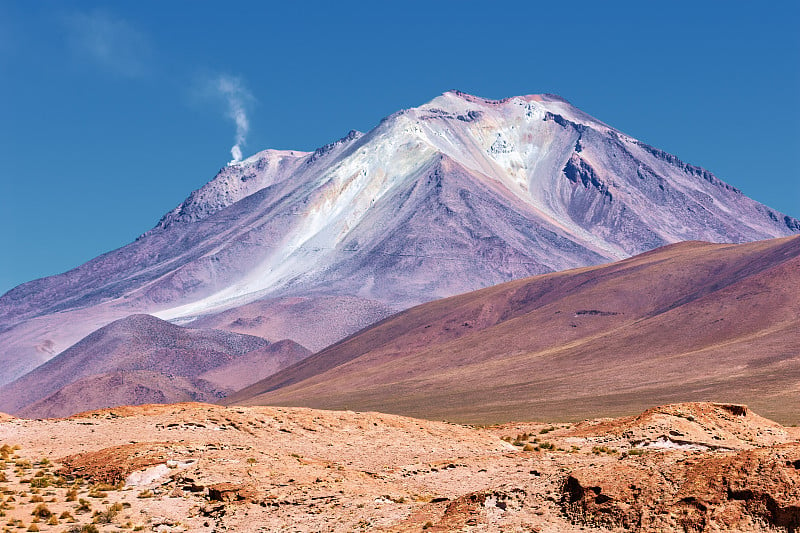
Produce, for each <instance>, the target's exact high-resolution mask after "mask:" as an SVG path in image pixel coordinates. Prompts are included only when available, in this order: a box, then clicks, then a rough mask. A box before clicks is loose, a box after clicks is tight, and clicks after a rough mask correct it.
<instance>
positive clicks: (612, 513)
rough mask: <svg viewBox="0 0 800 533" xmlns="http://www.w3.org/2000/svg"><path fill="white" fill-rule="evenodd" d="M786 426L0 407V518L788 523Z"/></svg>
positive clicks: (793, 453) (799, 446)
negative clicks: (18, 414) (479, 423)
mask: <svg viewBox="0 0 800 533" xmlns="http://www.w3.org/2000/svg"><path fill="white" fill-rule="evenodd" d="M798 437H800V435H798V433H797V431H796V429H794V428H785V427H782V426H780V425H778V424H776V423H774V422H771V421H769V420H767V419H764V418H761V417H759V416H758V415H756V414H754V413H752V412H751V411H750V410H748V409H747V408H746V407H744V406H738V405H722V404H709V403H696V404H678V405H670V406H664V407H659V408H654V409H651V410H649V411H647V412H645V413H642V414H641V415H639V416H636V417H628V418H622V419H602V420H593V421H585V422H582V423H579V424H575V425H573V424H545V423H518V424H505V425H502V426H491V427H474V426H464V425H456V424H450V423H445V422H433V421H427V420H418V419H413V418H407V417H401V416H395V415H385V414H380V413H356V412H351V411H322V410H313V409H305V408H272V407H221V406H216V405H206V404H196V403H192V404H173V405H147V406H139V407H121V408H115V409H106V410H102V411H95V412H90V413H84V414H81V415H76V416H74V417H71V418H67V419H58V420H24V419H15V418H12V417H4V416H0V454H2V460H1V461H0V520H1V521H0V524H2V525H0V527H2V528H3V531H57V532H61V531H93V529H92V527H94V528H96V530H97V531H131V530H132V531H176V532H177V531H208V532H211V531H254V532H255V531H397V532H399V531H423V530H425V531H509V532H511V531H515V532H516V531H520V532H521V531H537V532H563V531H629V530H633V531H681V532H683V531H775V530H784V531H794V530H795V528H797V527H800V442H798V440H797V439H798Z"/></svg>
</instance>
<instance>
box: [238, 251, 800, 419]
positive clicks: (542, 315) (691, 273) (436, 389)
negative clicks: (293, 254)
mask: <svg viewBox="0 0 800 533" xmlns="http://www.w3.org/2000/svg"><path fill="white" fill-rule="evenodd" d="M798 284H800V237H791V238H783V239H774V240H767V241H760V242H755V243H748V244H740V245H718V244H717V245H715V244H708V243H700V242H685V243H681V244H675V245H671V246H667V247H664V248H660V249H658V250H655V251H652V252H648V253H645V254H642V255H639V256H636V257H633V258H631V259H627V260H624V261H620V262H616V263H612V264H608V265H602V266H597V267H588V268H583V269H578V270H572V271H566V272H560V273H555V274H547V275H544V276H538V277H534V278H529V279H524V280H518V281H513V282H510V283H505V284H502V285H498V286H496V287H490V288H487V289H483V290H480V291H476V292H471V293H468V294H464V295H460V296H455V297H452V298H447V299H444V300H439V301H435V302H431V303H428V304H424V305H421V306H418V307H415V308H413V309H410V310H408V311H405V312H402V313H399V314H397V315H395V316H393V317H391V318H389V319H387V320H384V321H382V322H381V323H379V324H377V325H375V326H374V327H371V328H369V329H367V330H365V331H362V332H360V333H359V334H356V335H354V336H351V337H349V338H348V339H345V340H343V341H341V342H339V343H337V344H336V345H333V346H331V347H329V348H327V349H326V350H323V351H322V352H319V353H317V354H315V355H314V356H312V357H309V358H308V359H305V360H304V361H302V362H300V363H298V364H296V365H294V366H292V367H288V368H287V369H285V370H283V371H281V372H279V373H277V374H275V375H274V376H271V377H270V378H267V379H266V380H264V381H262V382H259V383H257V384H255V385H252V386H251V387H248V388H246V389H244V390H242V391H240V392H239V393H237V394H234V395H231V396H229V397H228V398H226V400H225V402H226V403H229V404H245V405H253V404H269V405H302V406H310V407H324V408H343V407H347V408H350V409H359V410H381V411H389V412H396V413H405V414H413V415H415V416H420V417H427V418H434V419H440V418H443V417H444V418H448V419H451V420H468V421H472V422H483V421H497V420H503V419H505V420H509V419H530V418H538V417H550V418H553V417H557V418H584V417H589V416H598V415H607V414H615V413H616V414H619V413H627V412H631V411H636V410H637V409H639V408H640V407H641V406H642V405H645V404H648V403H652V402H662V401H664V402H666V401H669V402H673V401H691V400H701V399H713V400H715V401H728V402H747V403H749V404H750V405H753V406H758V408H759V409H760V410H762V411H763V412H765V413H769V414H770V415H771V416H773V417H775V418H777V419H779V420H787V421H794V422H796V421H797V413H798V412H800V401H798V395H797V392H796V391H797V387H798V384H800V366H799V365H798V364H797V363H798V361H800V333H799V332H800V296H799V295H798V292H797V287H798Z"/></svg>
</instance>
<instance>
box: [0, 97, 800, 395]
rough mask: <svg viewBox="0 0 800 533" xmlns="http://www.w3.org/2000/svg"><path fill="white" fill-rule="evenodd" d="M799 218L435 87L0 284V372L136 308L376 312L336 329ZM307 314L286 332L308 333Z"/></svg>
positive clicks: (506, 105) (581, 132)
mask: <svg viewBox="0 0 800 533" xmlns="http://www.w3.org/2000/svg"><path fill="white" fill-rule="evenodd" d="M798 231H800V222H798V221H797V220H794V219H792V218H790V217H787V216H784V215H781V214H779V213H776V212H774V211H773V210H771V209H769V208H767V207H765V206H762V205H760V204H758V203H757V202H754V201H753V200H751V199H749V198H747V197H745V196H744V195H743V194H742V193H741V192H740V191H738V190H736V189H735V188H733V187H731V186H729V185H727V184H725V183H723V182H722V181H720V180H719V179H717V178H716V177H715V176H713V175H712V174H711V173H710V172H708V171H705V170H703V169H700V168H698V167H694V166H691V165H688V164H685V163H683V162H681V161H680V160H678V159H677V158H675V157H674V156H672V155H669V154H666V153H664V152H661V151H659V150H657V149H655V148H652V147H650V146H647V145H645V144H643V143H641V142H639V141H637V140H635V139H632V138H630V137H628V136H626V135H624V134H623V133H621V132H619V131H617V130H614V129H613V128H610V127H609V126H607V125H606V124H603V123H602V122H599V121H597V120H596V119H594V118H592V117H589V116H588V115H586V114H585V113H583V112H581V111H580V110H578V109H576V108H574V107H573V106H571V105H570V104H568V103H567V102H566V101H564V100H562V99H560V98H558V97H552V96H547V95H531V96H525V97H515V98H510V99H506V100H496V101H495V100H486V99H483V98H478V97H474V96H470V95H466V94H463V93H459V92H448V93H445V94H443V95H442V96H439V97H437V98H435V99H434V100H432V101H431V102H429V103H428V104H425V105H422V106H420V107H418V108H414V109H409V110H405V111H401V112H398V113H395V114H394V115H391V116H390V117H387V118H386V119H385V120H384V121H382V122H381V123H380V124H379V125H378V126H376V127H375V128H374V129H373V130H371V131H370V132H368V133H366V134H360V133H358V132H351V133H350V134H349V135H347V136H346V137H345V138H343V139H341V140H340V141H337V142H335V143H332V144H330V145H328V146H326V147H323V148H321V149H319V150H317V151H315V152H314V153H305V152H277V151H269V150H268V151H265V152H261V153H259V154H256V155H254V156H253V157H251V158H249V159H247V160H245V161H242V162H241V163H238V164H236V165H232V166H229V167H226V168H225V169H223V170H222V171H221V172H220V173H219V174H218V176H217V177H216V178H215V179H214V180H212V181H211V182H210V183H209V184H208V185H206V186H204V187H203V188H201V189H200V190H199V191H196V192H195V193H193V194H192V195H191V196H190V197H189V198H187V200H186V201H185V202H183V203H182V204H181V205H180V206H179V207H177V208H176V209H175V210H173V211H171V212H170V213H168V214H167V215H165V216H164V217H163V218H162V220H161V221H160V222H159V224H158V225H157V226H156V227H155V228H154V229H152V230H151V231H149V232H147V233H145V234H144V235H142V236H141V237H140V238H139V239H137V241H136V242H134V243H131V244H130V245H128V246H125V247H123V248H120V249H119V250H115V251H112V252H109V253H107V254H104V255H102V256H100V257H98V258H96V259H94V260H92V261H89V262H88V263H86V264H85V265H82V266H80V267H78V268H76V269H74V270H72V271H69V272H67V273H64V274H61V275H58V276H52V277H49V278H44V279H41V280H36V281H33V282H30V283H26V284H24V285H21V286H19V287H17V288H15V289H13V290H11V291H9V292H8V293H6V294H5V295H3V296H2V297H0V344H2V345H3V346H4V347H5V350H4V352H3V353H2V354H0V365H1V366H2V368H3V369H4V370H3V372H2V375H0V383H4V382H7V381H10V380H12V379H14V378H15V377H17V376H20V375H22V374H24V373H25V372H27V371H29V370H31V369H32V368H34V367H35V366H37V365H38V364H40V363H42V362H44V361H46V360H47V359H49V358H50V357H52V356H53V355H55V354H57V353H59V352H61V351H62V350H64V349H65V348H66V347H68V346H70V345H71V344H73V343H74V342H77V341H78V340H79V339H80V338H82V337H83V336H85V335H86V334H88V333H89V332H91V331H93V330H95V329H97V328H98V327H102V326H103V325H105V324H107V323H109V322H110V321H112V320H114V319H118V318H122V317H124V316H127V315H130V314H132V313H149V314H155V315H157V316H159V317H160V318H164V319H168V320H173V321H176V322H179V323H187V322H190V321H192V320H195V319H197V318H198V317H203V316H207V315H210V314H218V313H221V312H226V311H230V310H232V309H235V308H237V307H240V306H242V305H247V304H251V303H253V302H260V301H265V300H272V301H285V299H286V298H295V297H301V298H312V299H317V298H319V299H332V300H336V299H342V301H343V302H345V301H346V302H349V303H348V305H351V304H352V302H353V299H360V300H363V301H364V306H366V307H369V309H370V312H365V313H363V320H359V321H356V322H355V323H353V324H352V327H348V328H346V329H347V330H346V331H342V330H341V328H337V327H336V326H335V325H333V324H334V323H335V322H336V321H337V318H336V317H335V316H328V317H323V318H322V319H321V320H320V321H318V322H316V323H315V324H314V325H315V327H318V328H319V329H320V330H322V331H324V332H325V334H324V335H322V336H321V338H324V339H325V341H330V340H336V339H338V338H340V337H337V336H341V335H346V334H349V333H352V332H354V331H356V330H358V329H360V328H362V327H365V326H367V325H368V324H369V323H370V322H371V321H373V320H374V319H378V318H381V317H384V316H387V315H388V314H389V313H390V311H392V310H399V309H403V308H407V307H409V306H411V305H414V304H418V303H420V302H424V301H429V300H432V299H435V298H438V297H444V296H449V295H452V294H457V293H461V292H465V291H468V290H474V289H477V288H480V287H485V286H489V285H493V284H496V283H500V282H503V281H508V280H512V279H516V278H520V277H525V276H529V275H533V274H541V273H544V272H549V271H554V270H563V269H566V268H575V267H580V266H586V265H592V264H599V263H603V262H606V261H610V260H616V259H621V258H624V257H628V256H630V255H632V254H636V253H640V252H643V251H646V250H649V249H652V248H654V247H657V246H660V245H663V244H667V243H672V242H677V241H682V240H688V239H701V240H706V241H716V242H743V241H751V240H756V239H764V238H769V237H778V236H783V235H789V234H792V233H796V232H798ZM376 304H377V305H376ZM381 306H384V307H383V308H381ZM351 307H352V305H351ZM372 310H377V312H372ZM286 316H288V315H282V317H277V318H278V319H280V320H282V319H283V317H286ZM237 318H246V317H245V316H240V317H231V322H235V321H236V319H237ZM280 320H278V321H279V322H280ZM66 324H69V327H66ZM306 329H308V328H303V327H301V328H297V330H298V331H297V333H296V334H293V335H291V336H290V337H291V338H292V339H293V340H295V341H301V344H302V343H303V341H304V340H305V339H303V338H300V337H299V336H301V335H303V330H306ZM259 334H262V335H265V336H266V337H268V338H273V339H274V338H277V337H278V335H277V334H271V333H270V332H269V331H265V330H260V331H259Z"/></svg>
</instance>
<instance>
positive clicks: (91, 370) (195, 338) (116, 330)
mask: <svg viewBox="0 0 800 533" xmlns="http://www.w3.org/2000/svg"><path fill="white" fill-rule="evenodd" d="M268 344H269V342H268V341H266V340H264V339H262V338H259V337H254V336H250V335H240V334H237V333H230V332H227V331H217V330H198V329H187V328H183V327H180V326H176V325H174V324H170V323H169V322H166V321H164V320H160V319H158V318H156V317H153V316H149V315H132V316H129V317H127V318H124V319H121V320H117V321H115V322H112V323H111V324H109V325H107V326H104V327H102V328H100V329H99V330H97V331H95V332H94V333H92V334H91V335H89V336H87V337H86V338H84V339H83V340H81V341H80V342H78V343H76V344H75V345H74V346H71V347H70V348H69V349H67V350H65V351H64V352H62V353H61V354H59V355H58V356H56V357H54V358H53V359H51V360H50V361H48V362H47V363H45V364H43V365H41V366H40V367H38V368H37V369H36V370H34V371H33V372H30V373H28V374H26V375H25V376H23V377H21V378H19V379H17V380H16V381H14V382H12V383H9V384H7V385H5V386H3V387H0V405H2V408H0V409H3V410H6V411H9V412H16V411H19V410H20V409H22V408H23V407H25V406H28V405H30V404H32V403H34V402H36V401H39V400H41V399H44V398H46V397H48V396H50V395H51V394H53V393H55V392H57V391H59V390H60V389H61V388H62V387H65V386H67V385H69V384H71V383H74V382H75V381H77V380H79V379H83V378H89V377H93V376H97V375H98V374H110V373H119V372H122V371H147V372H150V373H153V374H156V373H157V374H163V375H164V376H180V377H183V378H194V377H197V376H199V375H200V374H202V373H203V372H205V371H207V370H210V369H212V368H216V367H219V366H221V365H224V364H226V363H230V362H232V361H235V359H236V358H237V357H239V356H243V355H245V354H248V353H249V352H252V351H253V350H257V349H264V348H267V347H268ZM170 380H171V378H170ZM111 381H114V380H113V379H112V380H111ZM118 385H120V383H118ZM169 386H170V387H171V388H174V386H178V387H179V388H181V389H182V390H188V389H189V387H188V385H186V384H184V383H181V384H178V385H174V386H173V385H171V384H170V385H169ZM150 387H151V388H152V389H153V390H157V389H158V384H157V383H156V382H155V381H154V382H153V383H152V384H151V385H150ZM206 392H209V391H206ZM62 397H63V396H62ZM97 397H98V398H99V399H100V400H102V401H107V397H106V398H104V396H103V395H102V394H100V395H98V396H97ZM208 397H209V398H211V397H215V396H213V395H209V396H208ZM217 397H218V396H217ZM148 398H150V396H148ZM151 399H152V398H151ZM130 400H131V401H126V402H123V403H135V402H136V401H137V400H136V398H130ZM147 401H149V400H147ZM103 406H107V405H103ZM83 407H88V408H94V407H95V405H83ZM61 408H62V410H64V411H65V412H66V413H65V414H71V413H74V412H76V411H75V410H73V409H72V406H71V405H69V404H66V405H63V406H61ZM29 414H33V412H30V413H29Z"/></svg>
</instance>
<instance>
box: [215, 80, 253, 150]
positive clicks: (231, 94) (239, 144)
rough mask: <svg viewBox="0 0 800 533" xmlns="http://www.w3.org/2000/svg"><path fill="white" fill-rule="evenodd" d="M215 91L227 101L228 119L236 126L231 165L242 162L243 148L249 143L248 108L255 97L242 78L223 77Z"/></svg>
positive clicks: (217, 81) (216, 84)
mask: <svg viewBox="0 0 800 533" xmlns="http://www.w3.org/2000/svg"><path fill="white" fill-rule="evenodd" d="M213 85H214V90H215V91H216V93H217V94H218V95H219V96H221V97H222V98H224V99H225V103H226V105H227V108H228V109H227V113H228V118H230V119H231V120H233V122H234V124H236V136H235V138H234V143H235V144H234V145H233V146H232V147H231V157H232V159H231V163H238V162H239V161H241V160H242V148H243V147H244V145H245V143H246V142H247V133H248V132H249V131H250V122H249V121H248V119H247V107H248V105H249V104H250V103H252V102H253V95H252V94H250V91H248V90H247V88H246V87H245V86H244V83H243V82H242V80H241V78H236V77H233V76H227V75H221V76H219V77H217V78H216V79H215V80H214V82H213Z"/></svg>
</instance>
